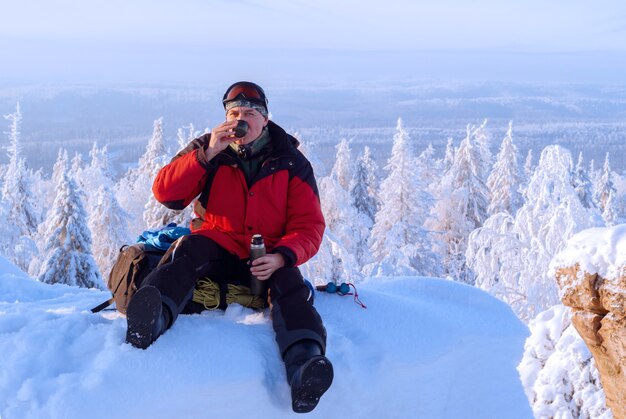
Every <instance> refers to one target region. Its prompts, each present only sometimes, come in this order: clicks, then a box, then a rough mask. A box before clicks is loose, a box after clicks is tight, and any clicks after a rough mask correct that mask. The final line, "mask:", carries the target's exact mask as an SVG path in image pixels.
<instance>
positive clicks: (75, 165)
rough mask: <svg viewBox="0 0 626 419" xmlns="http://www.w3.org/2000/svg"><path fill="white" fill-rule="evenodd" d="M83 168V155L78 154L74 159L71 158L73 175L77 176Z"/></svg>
mask: <svg viewBox="0 0 626 419" xmlns="http://www.w3.org/2000/svg"><path fill="white" fill-rule="evenodd" d="M84 168H85V161H84V160H83V155H82V154H80V153H75V154H74V157H72V172H71V173H73V174H74V175H77V174H79V173H80V172H82V171H83V169H84Z"/></svg>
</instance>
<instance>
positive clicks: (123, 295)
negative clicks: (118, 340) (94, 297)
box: [91, 243, 165, 314]
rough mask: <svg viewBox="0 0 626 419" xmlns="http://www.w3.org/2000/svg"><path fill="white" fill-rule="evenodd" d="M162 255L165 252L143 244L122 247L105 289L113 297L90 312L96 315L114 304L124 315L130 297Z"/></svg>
mask: <svg viewBox="0 0 626 419" xmlns="http://www.w3.org/2000/svg"><path fill="white" fill-rule="evenodd" d="M164 254H165V251H161V250H158V249H156V248H154V247H152V246H147V245H145V244H144V243H136V244H132V245H124V246H122V248H121V249H120V253H119V255H118V257H117V260H116V261H115V264H114V265H113V268H111V272H110V273H109V279H108V281H107V287H108V288H109V290H110V291H111V293H112V294H113V296H112V297H111V298H110V299H108V300H107V301H105V302H104V303H102V304H100V305H98V306H97V307H94V308H92V309H91V312H92V313H97V312H99V311H101V310H103V309H105V308H106V307H108V306H110V305H111V304H113V303H114V302H115V306H116V307H117V311H119V312H120V313H122V314H126V308H127V307H128V303H129V302H130V299H131V297H132V296H133V294H134V293H135V291H137V288H138V287H139V286H140V285H141V283H142V282H143V280H144V279H145V277H146V276H148V274H149V273H150V272H152V271H153V270H154V268H156V267H157V265H158V264H159V261H160V260H161V257H163V255H164Z"/></svg>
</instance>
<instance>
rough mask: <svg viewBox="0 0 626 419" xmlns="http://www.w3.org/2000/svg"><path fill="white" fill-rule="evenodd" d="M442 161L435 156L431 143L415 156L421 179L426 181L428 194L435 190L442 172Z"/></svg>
mask: <svg viewBox="0 0 626 419" xmlns="http://www.w3.org/2000/svg"><path fill="white" fill-rule="evenodd" d="M442 164H443V163H442V161H441V160H437V159H436V158H435V149H434V148H433V145H432V144H430V143H429V144H428V147H426V149H425V150H424V151H422V152H421V153H420V155H419V156H418V157H417V165H418V166H419V168H420V171H421V173H422V179H423V180H424V182H425V183H426V186H427V190H428V192H429V193H430V194H433V193H435V192H436V189H437V186H438V185H439V181H440V180H441V174H442V169H441V167H442Z"/></svg>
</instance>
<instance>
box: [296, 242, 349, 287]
mask: <svg viewBox="0 0 626 419" xmlns="http://www.w3.org/2000/svg"><path fill="white" fill-rule="evenodd" d="M356 268H357V266H356V263H355V260H354V256H353V255H352V254H351V253H350V252H348V250H347V249H346V248H345V246H343V244H341V241H340V240H339V239H338V238H337V237H336V236H335V235H334V234H333V232H332V231H330V230H326V232H325V233H324V237H323V239H322V244H321V246H320V249H319V251H318V252H317V254H316V255H315V256H314V257H313V258H311V260H309V261H308V262H307V263H305V264H304V265H302V266H301V267H300V269H301V270H302V275H304V277H305V278H308V279H309V280H311V281H312V282H313V283H314V284H315V285H324V284H327V283H329V282H333V283H335V284H341V283H342V282H346V283H348V282H352V283H355V282H359V281H360V279H361V275H360V273H359V272H358V270H357V269H356Z"/></svg>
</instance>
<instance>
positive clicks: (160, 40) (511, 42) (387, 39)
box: [0, 0, 626, 82]
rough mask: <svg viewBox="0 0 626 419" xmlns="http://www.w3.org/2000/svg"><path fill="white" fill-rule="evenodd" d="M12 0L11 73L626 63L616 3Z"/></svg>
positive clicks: (3, 44) (345, 71) (146, 76)
mask: <svg viewBox="0 0 626 419" xmlns="http://www.w3.org/2000/svg"><path fill="white" fill-rule="evenodd" d="M2 3H3V4H2V6H1V7H0V11H1V13H0V48H1V50H2V52H3V53H2V55H3V56H4V57H5V59H6V60H7V61H8V64H7V65H6V66H5V71H3V73H4V75H2V74H0V81H2V80H3V79H5V80H8V81H11V80H22V79H24V80H26V79H29V78H30V79H38V80H45V79H46V78H49V79H50V80H72V79H75V80H84V81H89V80H92V81H104V80H105V79H106V80H108V81H129V82H135V81H140V80H144V81H148V82H154V81H188V82H194V81H197V82H204V79H206V78H211V77H217V78H220V79H221V78H222V77H223V78H228V77H229V75H230V74H233V73H235V74H241V75H242V76H243V75H246V74H248V73H252V75H254V74H257V73H258V74H259V75H260V76H261V77H262V78H269V79H272V78H274V79H276V78H279V77H282V78H287V79H290V77H289V75H290V74H293V73H298V77H293V79H294V80H296V79H298V80H306V79H307V77H309V76H310V77H315V78H316V79H319V80H320V81H323V80H322V79H323V78H324V77H326V78H328V77H330V78H332V76H337V78H338V79H349V78H350V76H349V75H354V73H355V72H356V73H358V74H356V75H355V76H356V77H357V78H359V77H362V78H363V79H376V78H394V77H399V78H405V77H410V76H411V75H412V76H414V77H415V78H418V79H419V78H423V79H432V78H437V77H448V78H456V79H463V78H464V77H469V78H485V79H490V78H501V79H507V78H511V79H516V80H517V79H520V80H523V79H524V77H525V74H527V75H526V77H528V78H529V81H533V80H534V79H540V78H545V79H546V80H555V81H558V80H559V79H561V78H564V79H568V78H572V77H574V76H576V77H578V78H580V80H583V79H584V80H585V81H593V80H594V66H597V74H598V76H597V78H598V79H599V80H598V81H599V82H600V81H603V80H608V81H610V80H611V79H613V78H616V79H620V77H624V76H623V74H624V70H626V3H623V1H618V0H598V1H595V2H591V1H582V0H569V1H565V0H553V1H539V0H528V1H523V2H522V1H515V2H507V1H496V0H476V1H460V0H439V1H437V2H433V1H428V2H427V1H410V0H388V1H376V2H374V1H357V0H346V1H340V0H335V1H330V0H317V1H315V0H269V1H257V0H239V1H225V0H217V1H202V0H180V1H176V2H173V1H164V0H152V1H148V0H133V1H128V0H127V1H122V0H106V1H105V0H93V1H77V0H75V1H71V0H48V1H44V0H42V1H35V0H20V1H7V0H2ZM3 61H4V60H3ZM583 61H590V62H583ZM525 63H526V64H525ZM200 67H201V68H202V69H201V70H200ZM290 67H291V69H290ZM463 67H466V69H465V70H463V69H462V68H463ZM499 67H500V70H498V68H499ZM523 67H528V68H526V69H523ZM579 67H580V68H579ZM453 68H454V69H456V70H454V71H452V69H453ZM520 68H521V69H520ZM192 69H193V71H192ZM270 69H271V71H270ZM511 70H515V71H513V72H511ZM522 70H524V71H522ZM526 70H528V72H526ZM566 81H567V80H566Z"/></svg>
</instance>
